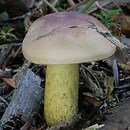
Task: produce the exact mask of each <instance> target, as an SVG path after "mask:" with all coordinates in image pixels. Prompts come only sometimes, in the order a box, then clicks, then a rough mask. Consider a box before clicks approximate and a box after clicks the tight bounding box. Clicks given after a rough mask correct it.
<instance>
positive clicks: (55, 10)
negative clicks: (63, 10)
mask: <svg viewBox="0 0 130 130" xmlns="http://www.w3.org/2000/svg"><path fill="white" fill-rule="evenodd" d="M42 1H43V2H44V3H45V4H46V5H48V6H49V7H50V8H51V9H52V10H53V11H54V12H59V11H58V10H57V9H56V8H54V7H53V6H52V5H51V4H50V3H49V2H48V1H47V0H42Z"/></svg>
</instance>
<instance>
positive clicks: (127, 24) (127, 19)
mask: <svg viewBox="0 0 130 130" xmlns="http://www.w3.org/2000/svg"><path fill="white" fill-rule="evenodd" d="M121 24H122V26H121V33H122V34H124V35H127V36H130V16H128V15H122V23H121Z"/></svg>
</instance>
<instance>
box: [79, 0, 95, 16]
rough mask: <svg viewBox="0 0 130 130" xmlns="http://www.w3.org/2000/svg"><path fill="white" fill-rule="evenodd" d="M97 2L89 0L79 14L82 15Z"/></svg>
mask: <svg viewBox="0 0 130 130" xmlns="http://www.w3.org/2000/svg"><path fill="white" fill-rule="evenodd" d="M96 1H97V0H90V1H88V3H87V4H86V6H85V7H84V8H82V9H81V11H80V12H81V13H84V12H85V11H86V10H88V9H89V8H90V7H91V6H92V5H93V4H94V3H95V2H96Z"/></svg>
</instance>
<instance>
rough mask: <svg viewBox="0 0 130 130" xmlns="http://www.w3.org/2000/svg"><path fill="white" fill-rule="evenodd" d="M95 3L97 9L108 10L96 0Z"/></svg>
mask: <svg viewBox="0 0 130 130" xmlns="http://www.w3.org/2000/svg"><path fill="white" fill-rule="evenodd" d="M95 3H96V6H97V7H98V8H99V9H101V10H103V11H105V12H108V11H109V10H108V9H105V8H103V7H102V6H101V5H100V4H99V2H98V1H96V2H95Z"/></svg>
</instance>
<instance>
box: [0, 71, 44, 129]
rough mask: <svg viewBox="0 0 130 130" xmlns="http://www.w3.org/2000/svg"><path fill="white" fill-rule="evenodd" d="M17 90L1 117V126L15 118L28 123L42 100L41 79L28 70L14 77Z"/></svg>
mask: <svg viewBox="0 0 130 130" xmlns="http://www.w3.org/2000/svg"><path fill="white" fill-rule="evenodd" d="M15 80H16V84H17V88H16V89H15V90H14V94H13V97H12V100H11V102H10V103H9V105H8V107H7V109H6V110H5V113H4V114H3V117H2V119H1V126H3V127H4V125H5V123H7V122H10V121H11V120H12V119H14V118H15V117H17V118H19V119H20V120H22V121H23V122H27V121H29V120H30V119H31V118H32V117H33V115H34V113H35V112H37V111H38V109H39V106H40V104H41V102H42V98H43V88H42V87H41V86H40V84H41V79H40V77H39V76H36V75H35V74H34V73H33V72H32V71H31V70H30V69H24V70H23V71H22V72H20V73H18V74H17V75H16V76H15Z"/></svg>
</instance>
